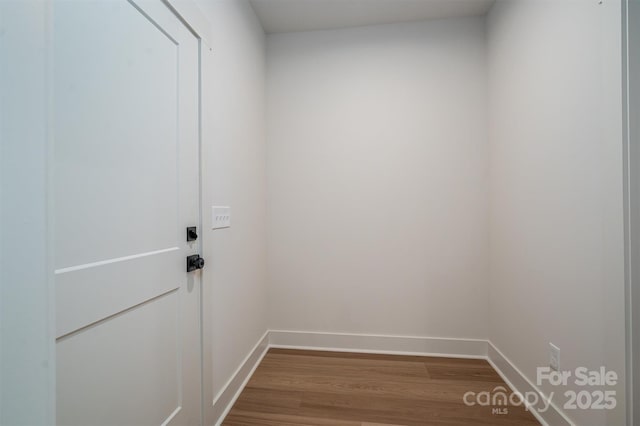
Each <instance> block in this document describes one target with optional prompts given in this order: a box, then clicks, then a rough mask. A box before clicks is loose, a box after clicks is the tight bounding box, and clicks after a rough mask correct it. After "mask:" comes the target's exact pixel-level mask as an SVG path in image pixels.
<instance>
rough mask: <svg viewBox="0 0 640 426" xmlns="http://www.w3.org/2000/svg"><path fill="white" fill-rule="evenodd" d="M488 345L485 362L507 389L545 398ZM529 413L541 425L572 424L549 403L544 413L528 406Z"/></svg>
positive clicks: (494, 348)
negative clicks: (505, 384)
mask: <svg viewBox="0 0 640 426" xmlns="http://www.w3.org/2000/svg"><path fill="white" fill-rule="evenodd" d="M488 343H489V348H488V349H489V350H488V353H487V360H488V361H489V363H490V364H491V366H492V367H493V368H494V369H495V370H496V371H497V372H498V374H499V375H500V377H502V379H503V380H504V381H505V382H506V383H507V384H508V385H509V387H510V388H511V389H512V390H514V391H517V392H520V393H521V394H526V393H527V392H537V393H538V394H539V395H542V396H543V397H547V395H545V394H544V393H543V392H542V391H541V390H540V389H539V388H538V387H537V386H536V385H534V384H533V383H532V382H531V381H530V380H529V379H527V377H526V376H525V375H524V374H522V372H521V371H520V370H519V369H518V368H517V367H516V366H515V365H514V364H513V363H512V362H511V361H510V360H509V359H508V358H507V357H506V356H504V354H503V353H502V352H500V350H498V348H496V347H495V346H494V345H493V343H491V342H488ZM528 408H529V411H531V414H533V415H534V416H535V417H536V419H538V421H539V422H540V423H542V424H543V425H545V426H546V425H553V426H573V422H572V421H571V420H570V419H569V418H568V417H567V416H566V415H565V414H564V413H563V412H562V410H560V409H559V408H558V406H556V405H555V404H554V403H553V402H551V404H550V406H549V408H548V409H547V410H546V411H542V410H541V408H542V405H541V404H538V405H537V406H531V405H529V406H528Z"/></svg>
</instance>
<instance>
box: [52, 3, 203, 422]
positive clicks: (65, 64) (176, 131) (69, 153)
mask: <svg viewBox="0 0 640 426" xmlns="http://www.w3.org/2000/svg"><path fill="white" fill-rule="evenodd" d="M53 35H54V84H53V87H54V114H55V117H54V123H53V128H54V134H55V142H54V146H55V148H54V151H55V152H54V168H53V174H54V182H55V183H54V185H55V191H54V197H55V198H54V211H55V222H54V241H55V243H54V250H55V268H56V271H55V276H56V282H55V293H56V294H55V297H56V336H57V340H56V356H57V361H56V362H57V368H56V371H57V390H56V397H57V422H58V424H60V425H83V426H88V425H111V426H113V425H127V426H133V425H136V426H137V425H161V424H162V425H164V424H167V425H191V424H200V423H201V395H200V393H201V392H200V386H201V384H200V380H201V379H200V377H201V372H200V369H201V367H200V365H201V357H200V353H201V350H200V290H201V289H200V273H199V272H198V271H195V272H190V273H187V272H186V257H187V256H188V255H191V254H194V253H198V252H199V251H198V247H199V240H197V241H195V242H187V238H186V228H187V227H188V226H196V225H198V224H199V160H198V138H199V133H198V132H199V123H198V120H199V118H198V90H199V89H198V84H199V83H198V73H199V71H198V49H199V47H198V41H197V39H196V38H195V37H194V36H193V35H192V34H191V33H190V32H189V31H188V30H187V29H186V28H185V27H184V26H183V25H182V24H181V22H180V21H179V20H178V19H177V18H176V16H175V15H174V14H172V13H171V11H170V10H169V9H168V8H167V7H166V6H165V5H164V4H163V3H162V2H161V1H160V0H129V1H127V0H75V1H70V0H56V1H54V2H53ZM198 231H199V229H198Z"/></svg>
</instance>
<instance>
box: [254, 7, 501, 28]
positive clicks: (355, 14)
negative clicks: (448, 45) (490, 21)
mask: <svg viewBox="0 0 640 426" xmlns="http://www.w3.org/2000/svg"><path fill="white" fill-rule="evenodd" d="M493 1H494V0H251V4H252V6H253V9H254V10H255V12H256V14H257V15H258V18H259V19H260V22H262V26H263V28H264V31H265V32H266V33H267V34H270V33H285V32H293V31H313V30H326V29H332V28H346V27H357V26H362V25H375V24H390V23H395V22H411V21H423V20H427V19H441V18H454V17H463V16H479V15H484V14H485V13H486V12H487V10H489V8H490V7H491V5H492V4H493Z"/></svg>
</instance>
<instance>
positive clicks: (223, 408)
mask: <svg viewBox="0 0 640 426" xmlns="http://www.w3.org/2000/svg"><path fill="white" fill-rule="evenodd" d="M268 350H269V330H267V331H266V332H265V333H264V335H263V336H262V337H261V338H260V340H258V343H256V345H255V346H254V347H253V349H251V351H249V354H248V355H247V357H246V358H245V359H244V361H242V363H241V364H240V367H238V369H237V370H236V371H235V373H233V375H232V376H231V378H230V379H229V381H228V382H227V383H226V384H225V385H224V387H223V388H222V390H221V391H220V392H219V393H218V394H217V395H216V396H215V398H214V399H213V416H214V417H213V418H214V419H216V422H215V424H216V426H219V425H220V424H221V423H222V421H223V420H224V418H225V417H226V416H227V414H229V411H230V410H231V407H233V404H235V402H236V400H237V399H238V397H239V396H240V394H241V393H242V391H243V389H244V388H245V386H246V385H247V383H248V382H249V379H250V378H251V376H252V375H253V372H254V371H255V370H256V368H258V365H260V362H261V361H262V358H264V356H265V355H266V353H267V351H268Z"/></svg>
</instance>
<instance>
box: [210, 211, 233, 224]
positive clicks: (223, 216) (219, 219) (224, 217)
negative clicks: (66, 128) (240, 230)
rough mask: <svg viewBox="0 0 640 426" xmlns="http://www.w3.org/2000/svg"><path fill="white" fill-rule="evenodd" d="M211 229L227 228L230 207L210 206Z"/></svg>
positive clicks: (229, 222) (229, 221)
mask: <svg viewBox="0 0 640 426" xmlns="http://www.w3.org/2000/svg"><path fill="white" fill-rule="evenodd" d="M211 213H212V218H211V229H222V228H229V227H230V226H231V207H229V206H213V207H211Z"/></svg>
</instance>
